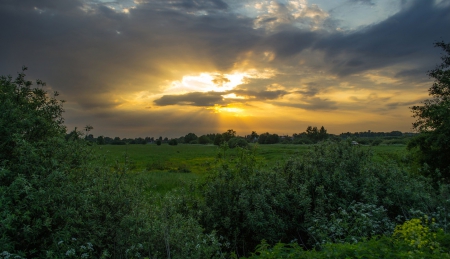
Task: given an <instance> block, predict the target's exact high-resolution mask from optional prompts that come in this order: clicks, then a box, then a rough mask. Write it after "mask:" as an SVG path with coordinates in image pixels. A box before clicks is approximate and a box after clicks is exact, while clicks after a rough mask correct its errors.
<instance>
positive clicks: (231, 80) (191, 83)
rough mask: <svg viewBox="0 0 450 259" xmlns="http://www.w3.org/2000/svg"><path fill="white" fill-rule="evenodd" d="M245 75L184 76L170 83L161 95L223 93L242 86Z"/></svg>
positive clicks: (203, 74)
mask: <svg viewBox="0 0 450 259" xmlns="http://www.w3.org/2000/svg"><path fill="white" fill-rule="evenodd" d="M245 77H248V75H247V73H243V72H233V73H230V74H223V73H219V72H209V73H207V72H204V73H200V74H197V75H185V76H183V78H182V79H181V80H176V81H172V82H171V84H170V86H169V87H168V88H167V89H166V90H164V92H163V94H184V93H190V92H225V91H229V90H232V89H234V88H235V87H236V86H238V85H240V84H243V83H244V80H245Z"/></svg>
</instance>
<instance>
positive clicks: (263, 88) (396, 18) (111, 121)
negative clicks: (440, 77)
mask: <svg viewBox="0 0 450 259" xmlns="http://www.w3.org/2000/svg"><path fill="white" fill-rule="evenodd" d="M449 27H450V0H430V1H421V0H409V1H404V0H394V1H392V0H379V1H375V0H336V1H326V0H291V1H288V0H278V1H257V0H244V1H239V0H199V1H192V0H176V1H164V0H152V1H149V0H117V1H109V0H95V1H92V0H44V1H39V2H35V1H31V0H24V1H15V0H6V1H2V2H1V3H0V28H1V31H2V35H3V38H4V39H7V40H3V41H1V42H0V49H1V50H2V53H1V54H2V62H1V63H0V71H1V75H12V76H14V75H16V73H17V72H20V68H21V67H22V66H24V65H25V66H27V67H28V68H29V70H28V71H26V74H27V79H28V80H33V81H34V80H36V79H42V80H43V81H44V82H46V83H47V86H46V88H45V89H46V90H47V91H48V92H49V93H51V92H53V91H58V92H59V93H60V96H59V97H60V98H61V99H64V100H66V103H65V104H64V109H65V113H64V115H63V117H64V118H65V125H66V127H67V130H68V131H69V132H70V131H71V130H73V129H74V128H75V127H77V128H79V129H83V128H84V126H86V125H92V126H93V127H94V129H93V130H92V131H91V134H94V133H95V135H97V136H114V137H116V136H120V137H121V138H122V136H126V138H137V137H145V136H153V137H156V136H163V137H168V138H175V137H177V138H178V137H180V136H184V135H186V134H188V133H189V132H192V133H195V134H197V135H198V136H201V135H204V134H210V133H212V132H215V133H222V132H225V131H226V130H228V129H234V130H235V131H236V132H238V133H239V132H241V133H242V132H248V133H251V132H252V131H256V132H257V133H263V132H269V133H272V134H274V133H275V134H279V135H280V136H282V135H291V134H294V133H301V132H303V131H304V130H305V129H306V128H307V127H308V126H317V127H320V126H322V125H323V126H324V127H325V128H326V129H327V131H328V132H329V133H331V134H340V133H346V132H348V130H347V129H352V130H353V132H365V131H367V130H369V129H370V130H371V131H373V132H391V131H401V132H413V130H412V122H413V121H414V118H413V117H412V115H413V114H412V113H411V111H410V108H409V107H411V106H414V105H420V103H421V102H422V101H424V100H425V99H428V98H429V96H428V89H429V88H430V87H431V85H432V83H433V81H432V80H430V79H429V78H428V75H427V71H429V70H431V69H433V68H435V67H436V65H437V64H439V63H440V61H441V60H440V50H439V49H436V48H434V47H433V43H434V42H436V41H444V42H449V41H450V35H449V34H448V32H447V30H448V28H449Z"/></svg>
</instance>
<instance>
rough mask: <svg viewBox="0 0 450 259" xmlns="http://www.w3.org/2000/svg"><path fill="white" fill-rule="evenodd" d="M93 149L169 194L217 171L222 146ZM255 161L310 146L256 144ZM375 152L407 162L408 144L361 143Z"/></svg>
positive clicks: (275, 159) (279, 158)
mask: <svg viewBox="0 0 450 259" xmlns="http://www.w3.org/2000/svg"><path fill="white" fill-rule="evenodd" d="M93 148H94V151H95V153H96V154H98V155H99V156H100V157H101V158H102V159H100V160H98V161H103V162H104V163H105V165H112V166H114V165H115V166H117V165H120V166H123V165H125V166H126V167H127V169H128V172H129V175H130V177H131V180H133V181H137V182H139V183H140V184H139V186H141V187H140V188H144V191H145V192H146V193H150V192H151V193H154V192H157V193H161V194H163V193H166V192H168V191H170V190H172V189H174V188H178V187H185V186H187V185H188V183H189V182H192V181H193V180H195V179H199V178H201V177H203V176H205V175H207V174H208V173H209V172H211V171H212V170H214V166H215V164H216V161H217V157H218V154H219V147H217V146H214V145H182V144H180V145H177V146H169V145H167V144H163V145H161V146H157V145H125V146H120V145H117V146H116V145H103V146H94V147H93ZM253 148H255V149H256V160H257V162H258V163H259V164H260V165H262V166H271V165H275V164H276V163H280V162H283V161H285V160H286V159H287V158H289V157H295V156H302V155H303V154H305V153H306V152H307V151H308V149H309V148H310V146H309V145H290V144H273V145H254V146H253ZM360 148H364V149H372V150H373V151H374V159H375V160H376V161H380V162H381V161H385V160H389V159H393V160H396V161H397V162H399V163H400V164H402V163H403V164H405V165H406V164H408V159H409V156H408V153H407V151H406V146H405V145H380V146H374V147H369V146H360ZM226 155H227V156H228V157H229V158H231V159H233V157H235V156H236V155H237V149H229V150H227V151H226Z"/></svg>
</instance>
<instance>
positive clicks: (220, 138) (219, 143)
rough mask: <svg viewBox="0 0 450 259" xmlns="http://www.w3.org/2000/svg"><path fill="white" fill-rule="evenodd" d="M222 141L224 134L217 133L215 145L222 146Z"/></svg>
mask: <svg viewBox="0 0 450 259" xmlns="http://www.w3.org/2000/svg"><path fill="white" fill-rule="evenodd" d="M222 142H224V139H223V136H222V134H217V135H216V137H215V138H214V145H216V146H220V145H221V144H222Z"/></svg>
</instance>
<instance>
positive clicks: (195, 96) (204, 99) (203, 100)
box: [154, 92, 223, 106]
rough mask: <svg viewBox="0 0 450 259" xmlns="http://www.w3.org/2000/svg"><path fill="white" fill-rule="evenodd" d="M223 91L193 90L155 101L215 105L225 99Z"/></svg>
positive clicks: (156, 102) (175, 103)
mask: <svg viewBox="0 0 450 259" xmlns="http://www.w3.org/2000/svg"><path fill="white" fill-rule="evenodd" d="M222 95H223V93H219V92H207V93H201V92H193V93H187V94H180V95H164V96H163V97H161V98H159V99H156V100H155V101H154V103H155V104H156V105H158V106H166V105H192V106H214V104H220V103H222V101H223V97H222Z"/></svg>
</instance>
